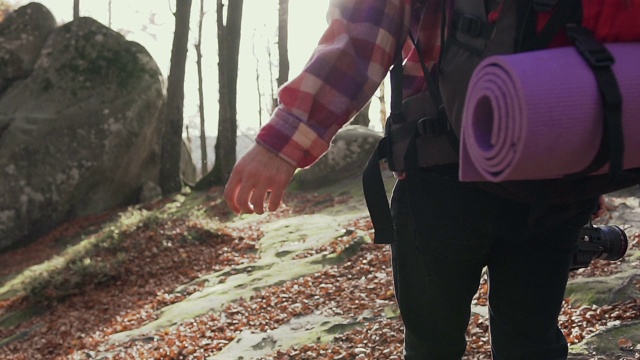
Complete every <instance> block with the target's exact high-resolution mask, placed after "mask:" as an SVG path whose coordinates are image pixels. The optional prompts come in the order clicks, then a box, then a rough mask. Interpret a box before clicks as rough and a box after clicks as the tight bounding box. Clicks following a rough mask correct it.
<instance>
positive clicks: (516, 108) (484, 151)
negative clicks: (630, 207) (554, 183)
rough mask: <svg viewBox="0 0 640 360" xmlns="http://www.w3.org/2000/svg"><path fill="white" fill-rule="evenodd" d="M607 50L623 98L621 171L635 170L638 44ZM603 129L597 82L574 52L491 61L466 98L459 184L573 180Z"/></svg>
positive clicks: (639, 152) (639, 144) (639, 131)
mask: <svg viewBox="0 0 640 360" xmlns="http://www.w3.org/2000/svg"><path fill="white" fill-rule="evenodd" d="M607 48H608V49H609V51H610V52H611V54H612V55H613V56H614V58H615V64H614V65H613V72H614V74H615V75H616V78H617V80H618V85H619V87H620V92H621V93H622V97H623V105H622V125H623V131H624V142H625V153H624V164H623V168H625V169H630V168H636V167H640V43H624V44H623V43H616V44H607ZM603 121H604V115H603V106H602V98H601V96H600V93H599V90H598V86H597V83H596V80H595V77H594V75H593V72H592V70H591V68H589V66H588V65H587V63H586V61H585V60H584V59H583V58H582V57H581V56H580V54H579V53H578V52H577V50H576V49H575V48H573V47H564V48H556V49H548V50H542V51H535V52H528V53H520V54H510V55H497V56H492V57H489V58H487V59H485V60H483V61H482V62H481V63H480V65H478V67H477V68H476V70H475V71H474V73H473V75H472V77H471V80H470V82H469V87H468V90H467V98H466V105H465V108H464V111H463V116H462V130H461V136H460V179H461V180H462V181H492V182H498V181H503V180H530V179H553V178H559V177H562V176H564V175H567V174H571V173H575V172H578V171H580V170H582V169H584V168H585V167H586V166H587V165H589V164H590V163H591V161H592V159H593V157H594V156H595V154H596V152H597V151H598V148H599V145H600V139H601V137H602V128H603ZM607 170H608V166H605V167H603V168H601V169H600V170H598V171H597V172H596V173H605V172H606V171H607Z"/></svg>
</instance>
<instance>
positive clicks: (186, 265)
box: [0, 189, 640, 360]
mask: <svg viewBox="0 0 640 360" xmlns="http://www.w3.org/2000/svg"><path fill="white" fill-rule="evenodd" d="M220 199H221V191H220V189H212V190H211V191H209V192H208V193H193V194H186V195H178V196H176V197H174V198H171V199H164V200H160V201H157V202H155V203H152V204H147V205H144V206H137V207H131V208H127V209H122V210H121V211H116V212H111V213H108V214H101V215H98V216H92V217H87V218H82V219H78V220H75V221H72V222H70V223H67V224H64V225H62V226H60V227H59V228H57V229H56V230H54V231H53V232H51V233H50V234H48V235H46V236H44V237H42V238H41V239H39V240H38V241H36V242H34V243H33V244H31V245H30V246H28V247H26V248H23V249H19V250H13V251H11V252H7V253H4V254H0V264H2V267H1V268H0V285H1V286H4V287H3V288H2V289H3V291H2V292H0V358H1V359H7V360H9V359H28V360H36V359H97V358H112V359H207V358H210V357H214V356H215V355H216V354H218V353H219V352H220V351H222V350H223V349H224V348H225V347H227V346H229V344H231V343H233V342H234V340H235V339H236V338H238V337H239V336H241V334H244V333H246V332H247V330H251V331H254V332H261V333H266V332H268V331H275V330H276V329H278V328H279V327H281V326H283V325H284V324H287V323H289V322H291V321H292V320H294V319H300V318H302V317H303V316H305V315H309V316H310V315H315V316H322V317H326V318H334V317H339V318H341V319H351V322H350V323H349V324H351V325H349V324H347V325H341V326H336V327H333V328H332V329H333V330H332V331H333V335H335V336H332V338H331V339H330V341H328V342H324V341H316V339H310V340H309V341H307V342H305V343H300V344H295V345H293V346H291V347H288V348H284V349H282V348H278V349H276V350H274V351H273V352H271V353H270V354H268V355H264V356H261V357H260V358H261V359H278V360H280V359H282V360H284V359H401V358H402V356H401V354H402V326H401V322H400V319H399V316H398V314H397V309H395V307H394V298H393V296H394V295H393V284H392V276H391V271H390V268H391V266H390V252H389V249H388V247H386V246H379V245H373V244H370V243H369V242H366V241H365V242H364V243H361V244H360V243H359V245H358V246H354V244H356V243H358V241H361V240H362V239H363V235H364V238H365V240H366V239H367V235H370V232H371V224H370V222H369V221H368V219H367V217H366V216H363V215H362V212H360V213H355V214H356V215H353V216H352V217H351V218H348V217H347V218H348V220H344V221H343V222H342V223H341V224H340V225H341V226H342V227H343V228H344V229H345V231H344V233H343V235H342V236H339V237H337V238H335V239H334V240H333V241H331V242H329V243H326V244H323V245H321V246H318V247H315V248H313V249H311V250H308V251H304V252H301V253H300V254H298V255H296V256H297V258H305V257H311V256H315V255H322V256H325V255H326V256H327V257H329V256H336V257H335V258H337V257H338V256H340V255H343V257H344V260H343V261H342V260H341V261H336V262H335V263H331V262H327V264H326V265H325V266H324V267H323V268H322V269H321V270H320V271H316V272H313V273H311V274H307V275H304V276H302V277H298V278H295V279H292V280H288V281H283V282H276V283H274V284H272V285H270V286H266V287H261V288H260V289H258V290H257V291H256V292H255V293H254V294H253V295H251V296H250V297H246V298H241V299H239V300H238V301H234V302H230V303H227V304H225V305H224V306H223V307H222V309H221V310H220V311H212V312H207V313H204V314H197V315H195V316H193V317H190V318H189V319H188V320H186V321H180V322H178V323H177V324H175V325H173V326H168V327H164V328H162V329H159V330H155V331H152V332H150V333H148V334H145V335H143V336H137V337H134V338H132V339H129V340H127V341H124V342H123V341H120V342H119V341H113V337H112V335H114V334H118V333H122V332H125V331H129V330H135V329H138V328H140V327H141V326H142V325H145V324H148V323H150V322H151V321H154V320H157V319H158V317H159V314H161V313H162V309H163V308H165V307H167V306H168V305H171V304H176V303H179V302H181V301H184V300H185V299H186V298H188V297H189V296H190V295H192V294H195V293H197V292H199V291H201V290H202V289H203V287H204V286H205V281H204V280H202V281H200V280H199V279H203V278H204V277H205V276H206V275H207V274H212V273H216V272H220V271H223V270H229V271H228V274H229V276H233V275H235V273H234V269H239V268H240V267H241V266H244V265H250V264H256V263H257V261H259V258H260V252H259V251H258V250H259V249H258V246H259V245H258V244H259V241H260V240H261V239H262V238H263V236H264V235H265V234H264V233H263V230H262V229H263V225H265V224H267V223H269V222H272V221H274V220H277V219H283V218H288V217H294V216H299V215H302V214H315V213H318V212H322V211H325V210H327V209H331V208H332V207H335V206H338V205H343V204H346V203H349V202H350V201H352V199H351V198H350V196H349V195H348V194H343V195H341V196H332V195H328V194H293V195H289V197H288V199H287V204H288V206H286V207H284V208H282V209H281V210H279V211H278V212H276V213H272V214H269V215H266V216H262V217H257V216H253V217H248V218H247V219H246V220H245V221H236V222H232V220H234V217H233V216H232V214H230V213H229V212H228V210H227V208H226V206H225V205H224V204H223V203H222V201H221V200H220ZM343 218H344V217H343ZM630 243H631V247H632V248H633V249H639V250H640V235H638V234H632V236H631V237H630ZM624 262H626V263H631V264H632V265H634V264H635V263H634V262H636V263H637V262H640V261H638V260H637V259H633V260H632V259H624ZM635 266H640V265H638V264H635ZM245 269H246V267H245ZM244 271H247V270H244ZM618 271H620V264H618V263H612V262H599V261H594V262H593V263H592V266H591V267H590V268H588V269H584V270H581V271H579V272H576V273H574V274H573V275H572V276H573V277H574V278H580V277H594V276H604V275H610V274H614V273H616V272H618ZM220 281H222V282H223V281H224V278H223V279H222V280H220ZM185 284H186V285H185ZM632 285H633V286H635V288H636V289H637V290H638V291H640V281H639V280H635V283H634V284H632ZM176 289H178V290H176ZM486 295H487V284H486V281H483V282H482V284H481V285H480V287H479V289H478V294H477V295H476V297H475V298H474V305H475V306H478V307H482V306H484V305H486V301H487V300H486ZM638 320H640V299H631V300H628V301H624V302H619V303H614V304H612V305H605V306H595V305H592V306H580V307H576V306H572V305H571V302H570V301H569V299H567V301H566V302H565V304H564V307H563V312H562V318H561V324H562V329H563V331H564V333H565V335H566V337H567V339H568V340H569V342H570V343H572V344H577V343H580V342H581V341H583V340H584V339H585V338H587V337H588V336H589V335H591V334H593V333H595V332H597V331H598V330H601V329H604V328H607V327H610V326H612V325H615V324H619V323H633V322H634V321H638ZM487 331H488V321H487V319H486V318H485V317H484V316H483V315H481V314H479V313H478V314H474V315H473V317H472V319H471V321H470V325H469V329H468V332H467V336H468V340H469V341H468V349H467V355H466V357H465V359H489V354H490V348H489V344H488V333H487ZM274 341H275V340H274ZM616 341H617V344H616V346H617V347H618V348H621V349H623V350H624V351H626V352H624V354H626V355H625V356H619V357H617V358H618V359H625V358H626V359H640V355H639V354H640V347H639V346H638V344H637V343H635V342H634V341H633V340H630V339H628V338H625V337H621V338H618V339H617V340H616ZM264 345H265V346H269V344H264ZM577 358H578V357H576V359H577ZM581 359H598V354H592V355H589V356H587V355H585V357H581Z"/></svg>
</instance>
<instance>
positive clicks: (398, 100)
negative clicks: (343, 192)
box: [362, 47, 406, 244]
mask: <svg viewBox="0 0 640 360" xmlns="http://www.w3.org/2000/svg"><path fill="white" fill-rule="evenodd" d="M402 60H403V59H402V47H399V49H398V50H397V52H396V61H395V63H394V65H393V67H392V68H391V70H390V72H389V77H390V81H391V113H390V114H389V118H387V126H389V125H390V123H391V122H394V123H398V124H400V123H404V122H406V121H405V118H404V113H403V112H402V100H403V99H402V87H403V86H402V83H403V81H402V77H403V76H404V72H403V66H402ZM390 136H391V134H387V136H385V137H383V138H382V139H381V140H380V141H379V142H378V144H377V145H376V148H375V149H374V150H373V153H372V154H371V157H370V158H369V161H368V162H367V165H366V167H365V169H364V171H363V173H362V190H363V193H364V200H365V202H366V204H367V209H368V210H369V215H370V217H371V223H372V224H373V229H374V238H373V242H374V243H376V244H391V243H393V242H395V228H394V225H393V219H392V218H391V209H390V207H389V200H388V198H387V190H386V188H385V185H384V180H383V179H382V171H381V170H380V161H382V160H384V159H387V161H391V160H392V157H391V139H390Z"/></svg>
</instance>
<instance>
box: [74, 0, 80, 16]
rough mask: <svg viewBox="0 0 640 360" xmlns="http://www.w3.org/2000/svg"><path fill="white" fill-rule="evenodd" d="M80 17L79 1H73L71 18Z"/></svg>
mask: <svg viewBox="0 0 640 360" xmlns="http://www.w3.org/2000/svg"><path fill="white" fill-rule="evenodd" d="M79 17H80V0H73V18H74V19H77V18H79Z"/></svg>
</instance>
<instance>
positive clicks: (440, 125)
mask: <svg viewBox="0 0 640 360" xmlns="http://www.w3.org/2000/svg"><path fill="white" fill-rule="evenodd" d="M416 131H418V134H419V135H420V136H438V135H444V134H446V133H447V131H449V122H448V121H443V120H442V119H441V118H439V117H423V118H422V119H420V120H418V123H417V124H416Z"/></svg>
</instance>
